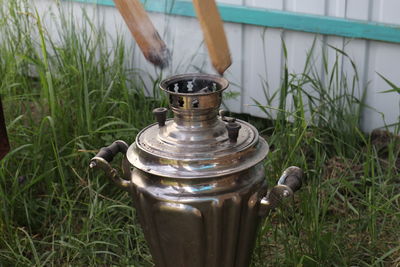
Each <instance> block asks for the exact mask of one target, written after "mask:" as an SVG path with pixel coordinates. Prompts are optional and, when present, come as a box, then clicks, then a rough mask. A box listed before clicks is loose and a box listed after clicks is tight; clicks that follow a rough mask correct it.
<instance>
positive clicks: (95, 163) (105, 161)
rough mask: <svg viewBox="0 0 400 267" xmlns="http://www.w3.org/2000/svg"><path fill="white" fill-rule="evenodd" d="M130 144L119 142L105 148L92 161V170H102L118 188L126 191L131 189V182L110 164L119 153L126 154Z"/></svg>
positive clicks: (90, 165)
mask: <svg viewBox="0 0 400 267" xmlns="http://www.w3.org/2000/svg"><path fill="white" fill-rule="evenodd" d="M127 150H128V144H127V143H125V142H124V141H122V140H117V141H115V142H113V143H112V144H111V145H109V146H107V147H103V148H101V149H100V151H99V152H98V153H97V155H96V156H95V157H93V158H92V159H91V160H90V164H89V167H90V168H100V169H102V170H103V171H104V172H105V174H106V175H107V176H108V178H110V179H111V180H112V181H113V182H114V183H115V184H116V185H117V186H118V187H120V188H121V189H124V190H126V191H128V190H129V188H130V181H127V180H125V179H122V178H121V177H120V176H119V174H118V171H117V170H116V169H114V168H113V167H111V165H110V164H109V163H110V162H111V161H112V160H113V159H114V157H115V156H116V155H117V154H118V153H122V154H124V155H125V154H126V151H127Z"/></svg>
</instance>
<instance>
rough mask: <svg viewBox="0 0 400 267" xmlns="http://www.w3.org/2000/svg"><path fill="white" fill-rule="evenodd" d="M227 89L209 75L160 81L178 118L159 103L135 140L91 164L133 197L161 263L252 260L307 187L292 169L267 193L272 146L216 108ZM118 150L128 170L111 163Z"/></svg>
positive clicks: (216, 265) (193, 265) (239, 264)
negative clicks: (273, 215)
mask: <svg viewBox="0 0 400 267" xmlns="http://www.w3.org/2000/svg"><path fill="white" fill-rule="evenodd" d="M228 85H229V83H228V81H227V80H226V79H224V78H222V77H219V76H214V75H207V74H184V75H177V76H173V77H170V78H168V79H166V80H164V81H162V82H161V84H160V87H161V89H162V90H163V91H164V92H165V93H166V94H167V95H168V97H169V106H170V109H171V110H172V112H173V114H174V116H173V119H167V112H168V109H167V108H163V107H162V108H156V109H155V110H154V111H153V113H154V115H155V118H156V120H157V123H154V124H151V125H149V126H148V127H146V128H144V129H143V130H142V131H141V132H140V133H139V134H138V135H137V136H136V141H135V142H134V143H133V144H131V145H130V146H128V145H127V144H126V143H125V142H124V141H120V140H118V141H115V142H114V143H113V144H111V145H110V146H108V147H104V148H102V149H100V151H99V153H98V154H97V155H96V156H95V157H94V158H92V160H91V162H90V167H92V168H93V167H99V168H101V169H103V170H104V171H105V173H106V174H107V176H108V177H109V178H111V180H112V181H113V182H114V183H115V184H116V185H118V186H119V187H120V188H122V189H123V190H126V191H128V192H129V194H130V195H131V196H132V198H133V205H134V207H135V208H136V210H137V214H138V217H139V221H140V224H141V227H142V229H143V232H144V235H145V238H146V240H147V242H148V245H149V248H150V252H151V254H152V257H153V260H154V263H155V265H156V266H157V267H233V266H236V267H245V266H248V265H249V263H250V259H251V254H252V249H253V246H254V244H255V239H256V237H257V229H258V225H259V223H260V221H261V219H262V218H263V217H265V216H266V215H267V214H268V213H269V212H270V211H271V210H272V209H273V208H275V206H276V205H277V204H278V203H279V201H280V200H281V199H282V198H285V197H289V196H291V195H293V192H294V191H296V190H298V189H299V188H300V187H301V183H302V180H301V179H302V171H301V169H299V168H298V167H289V168H288V169H286V171H285V172H284V173H283V175H282V176H281V178H280V179H279V181H278V185H276V186H275V187H273V188H272V190H270V191H269V192H268V191H267V184H266V179H265V169H264V164H263V160H264V158H265V157H266V155H267V153H268V149H269V148H268V144H267V142H266V141H265V140H264V139H263V138H262V137H260V136H259V134H258V132H257V130H256V129H255V128H254V127H253V126H252V125H251V124H249V123H247V122H245V121H242V120H238V119H235V118H232V117H228V116H226V114H225V112H220V111H219V107H220V105H221V102H222V92H223V91H224V90H225V89H226V88H227V87H228ZM117 153H122V154H124V159H123V162H122V173H123V175H122V176H119V174H118V172H117V170H115V169H114V168H112V167H111V166H110V164H109V162H111V161H112V159H113V158H114V156H115V155H116V154H117Z"/></svg>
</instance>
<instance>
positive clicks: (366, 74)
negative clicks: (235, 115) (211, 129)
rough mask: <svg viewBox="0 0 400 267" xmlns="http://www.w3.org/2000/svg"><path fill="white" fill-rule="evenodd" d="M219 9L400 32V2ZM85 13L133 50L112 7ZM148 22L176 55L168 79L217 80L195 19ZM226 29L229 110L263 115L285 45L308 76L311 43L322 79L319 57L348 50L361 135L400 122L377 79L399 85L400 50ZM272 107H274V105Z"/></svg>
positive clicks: (262, 1)
mask: <svg viewBox="0 0 400 267" xmlns="http://www.w3.org/2000/svg"><path fill="white" fill-rule="evenodd" d="M49 2H51V1H49V0H36V4H37V5H38V7H39V8H40V10H41V12H45V10H46V9H47V8H48V7H49ZM219 2H220V3H227V4H235V5H245V6H251V7H260V8H269V9H276V10H284V11H292V12H300V13H308V14H316V15H323V16H332V17H340V18H348V19H357V20H363V21H374V22H382V23H390V24H399V25H400V16H399V14H400V1H399V0H221V1H219ZM81 7H85V8H86V9H88V10H89V9H90V10H91V11H93V12H94V13H96V16H97V17H98V18H99V21H101V20H102V19H106V28H107V30H108V32H109V33H110V34H111V36H114V37H115V36H116V33H117V32H122V33H123V35H124V36H125V39H126V42H127V44H128V45H131V44H133V43H134V41H133V39H132V37H131V36H130V33H129V32H128V31H127V29H126V27H125V24H124V22H123V21H122V19H121V17H120V15H119V14H118V12H117V11H116V9H115V8H114V7H106V6H95V5H85V4H77V3H74V4H73V8H74V10H75V14H76V18H77V20H78V19H79V15H78V14H79V13H80V8H81ZM151 18H152V20H153V22H154V23H155V25H156V27H157V29H158V30H159V32H160V33H161V34H162V35H163V37H164V39H165V40H166V42H167V44H168V46H169V47H170V48H171V49H172V52H173V61H172V64H171V66H170V67H169V68H168V70H166V71H164V74H163V75H164V76H166V75H169V74H178V73H187V72H197V71H198V70H199V69H200V70H201V71H202V72H208V73H214V71H213V69H212V67H211V64H210V61H209V59H208V55H207V50H206V48H205V46H204V44H203V41H202V40H203V39H202V33H201V31H200V28H199V25H198V21H197V20H196V19H194V18H188V17H180V16H168V15H164V14H156V13H152V14H151ZM225 30H226V33H227V35H228V41H229V45H230V49H231V53H232V59H233V64H232V66H231V67H230V68H229V70H228V71H227V73H226V74H225V76H226V78H227V79H228V80H230V82H231V87H230V91H232V92H237V93H240V95H238V96H237V97H236V98H235V99H230V100H227V101H226V104H227V106H228V107H229V109H230V110H232V111H234V112H241V113H248V114H252V115H255V116H265V115H264V114H263V113H262V112H261V110H260V109H259V108H258V107H257V106H255V102H254V100H253V99H257V100H258V101H259V102H260V103H262V104H264V105H270V104H271V103H267V101H266V98H265V94H264V90H266V89H267V88H268V89H267V91H268V92H267V93H269V94H272V93H273V92H274V91H275V90H277V89H278V88H279V86H280V83H281V78H282V69H283V64H284V63H285V58H284V53H283V48H282V40H284V42H285V43H286V47H287V55H288V58H287V65H288V68H289V71H290V72H292V73H301V72H303V68H304V64H305V61H306V58H307V51H309V50H310V49H311V47H312V44H313V42H314V40H317V41H316V47H315V48H314V50H313V51H314V53H313V57H312V58H313V60H314V66H315V69H317V70H320V71H321V76H323V74H322V69H323V65H322V64H323V61H322V58H323V56H322V51H324V50H325V51H326V53H327V58H328V62H329V64H330V65H332V64H333V62H334V61H335V59H336V54H335V53H334V50H332V49H324V48H326V47H327V45H328V44H329V45H332V46H334V47H337V48H339V49H341V50H343V51H345V52H346V53H347V54H348V55H349V56H350V58H351V59H352V60H353V61H354V62H355V64H356V66H357V69H358V76H359V81H360V88H361V89H362V88H365V87H367V85H368V91H367V97H366V104H367V105H368V106H370V107H371V108H366V109H365V110H364V113H363V122H362V124H363V125H362V126H363V129H364V130H366V131H371V130H372V129H374V128H377V127H381V126H383V125H384V124H385V123H386V124H391V123H395V122H398V120H399V111H400V110H399V103H400V97H399V94H396V93H381V92H382V91H384V90H388V89H390V88H389V87H388V85H387V84H386V83H385V82H384V81H383V80H382V79H381V78H380V77H379V76H378V74H377V73H380V74H382V75H383V76H385V77H387V78H388V79H389V80H391V81H393V82H394V83H395V84H398V85H400V67H399V66H398V65H399V62H400V45H399V44H393V43H385V42H378V41H370V40H369V41H367V40H360V39H349V38H342V37H335V36H322V35H317V36H316V35H315V34H310V33H304V32H294V31H289V30H283V29H274V28H265V27H257V26H251V25H244V24H235V23H225ZM134 58H135V66H136V67H138V68H140V69H142V70H144V71H145V72H148V73H150V74H154V75H156V74H157V72H158V70H155V69H154V67H152V66H151V65H150V64H149V63H147V62H146V61H145V60H144V58H143V56H142V55H141V53H140V51H139V50H138V49H137V48H134ZM339 61H340V67H341V68H342V70H343V72H344V73H346V75H347V77H351V76H352V75H353V74H354V70H353V67H352V65H351V64H350V62H349V61H347V60H345V59H342V58H340V59H339ZM329 64H328V65H329ZM145 79H146V78H145ZM147 80H148V79H147ZM266 84H268V87H266ZM275 104H276V102H273V103H272V105H275ZM271 110H273V109H271ZM383 115H384V119H385V122H384V121H383Z"/></svg>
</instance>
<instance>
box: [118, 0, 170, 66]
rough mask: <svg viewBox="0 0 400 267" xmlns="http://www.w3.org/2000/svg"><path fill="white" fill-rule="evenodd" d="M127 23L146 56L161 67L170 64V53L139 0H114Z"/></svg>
mask: <svg viewBox="0 0 400 267" xmlns="http://www.w3.org/2000/svg"><path fill="white" fill-rule="evenodd" d="M114 2H115V6H116V7H117V9H118V10H119V12H120V13H121V15H122V17H123V18H124V20H125V23H126V25H127V26H128V28H129V30H130V31H131V33H132V35H133V37H134V38H135V40H136V42H137V44H138V45H139V47H140V50H142V52H143V55H144V56H145V58H146V59H147V60H148V61H150V62H151V63H153V64H154V65H156V66H159V67H161V68H163V67H165V66H167V65H168V62H169V58H170V53H169V51H168V49H167V46H166V45H165V43H164V41H163V40H161V37H160V35H159V34H158V32H157V30H156V28H155V27H154V25H153V23H152V22H151V20H150V18H149V16H148V15H147V13H146V11H145V10H144V8H143V6H142V4H141V3H140V1H139V0H114Z"/></svg>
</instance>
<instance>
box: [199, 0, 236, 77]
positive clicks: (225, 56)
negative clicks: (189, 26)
mask: <svg viewBox="0 0 400 267" xmlns="http://www.w3.org/2000/svg"><path fill="white" fill-rule="evenodd" d="M193 5H194V7H195V10H196V14H197V17H198V18H199V21H200V26H201V28H202V30H203V35H204V40H205V42H206V45H207V48H208V53H209V55H210V58H211V63H212V64H213V66H214V68H215V69H216V70H217V71H218V73H219V74H221V75H222V74H223V73H224V71H225V70H226V69H227V68H228V67H229V66H230V65H231V64H232V61H231V55H230V52H229V47H228V41H227V39H226V35H225V31H224V27H223V24H222V20H221V17H220V15H219V12H218V8H217V5H216V3H215V1H214V0H193Z"/></svg>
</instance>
